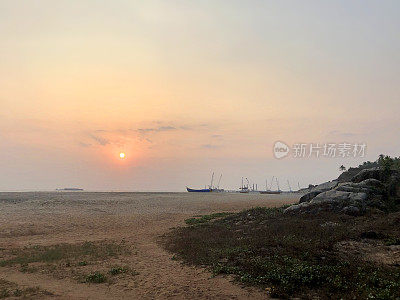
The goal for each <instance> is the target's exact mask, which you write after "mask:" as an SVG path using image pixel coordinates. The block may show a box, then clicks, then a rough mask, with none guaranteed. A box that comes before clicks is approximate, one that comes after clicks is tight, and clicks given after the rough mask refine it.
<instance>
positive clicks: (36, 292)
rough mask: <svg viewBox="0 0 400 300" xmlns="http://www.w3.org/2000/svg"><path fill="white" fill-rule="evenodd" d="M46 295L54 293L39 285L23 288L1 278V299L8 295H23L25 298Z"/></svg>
mask: <svg viewBox="0 0 400 300" xmlns="http://www.w3.org/2000/svg"><path fill="white" fill-rule="evenodd" d="M44 295H47V296H51V295H53V294H52V293H50V292H48V291H46V290H41V289H40V288H39V287H28V288H22V289H21V288H19V286H18V285H17V284H16V283H14V282H11V281H7V280H4V279H0V299H4V298H8V297H13V298H14V297H21V298H23V299H27V298H33V297H35V296H44Z"/></svg>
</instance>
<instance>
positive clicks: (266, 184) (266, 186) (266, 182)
mask: <svg viewBox="0 0 400 300" xmlns="http://www.w3.org/2000/svg"><path fill="white" fill-rule="evenodd" d="M265 190H266V191H267V190H268V179H265Z"/></svg>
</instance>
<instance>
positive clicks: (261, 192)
mask: <svg viewBox="0 0 400 300" xmlns="http://www.w3.org/2000/svg"><path fill="white" fill-rule="evenodd" d="M274 177H275V176H272V179H271V186H270V188H268V182H267V180H265V191H260V194H280V193H281V192H282V191H281V190H280V189H279V182H278V178H276V185H277V187H278V190H277V191H272V190H271V188H272V184H273V182H274Z"/></svg>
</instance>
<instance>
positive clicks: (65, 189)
mask: <svg viewBox="0 0 400 300" xmlns="http://www.w3.org/2000/svg"><path fill="white" fill-rule="evenodd" d="M56 190H57V191H83V189H80V188H63V189H56Z"/></svg>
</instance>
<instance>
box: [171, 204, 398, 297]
mask: <svg viewBox="0 0 400 300" xmlns="http://www.w3.org/2000/svg"><path fill="white" fill-rule="evenodd" d="M283 209H284V208H254V209H250V210H246V211H243V212H240V213H237V214H230V215H227V216H226V217H225V218H220V219H215V220H214V221H213V222H208V221H205V222H201V223H200V224H201V226H188V227H184V228H177V229H174V230H173V231H172V232H171V233H170V234H168V235H166V236H165V239H164V242H165V247H166V248H167V249H168V250H169V251H171V252H172V253H174V257H176V258H178V259H182V260H184V261H185V262H187V263H190V264H195V265H200V266H201V265H206V266H208V267H209V268H210V270H211V271H212V272H213V273H214V274H215V275H218V274H233V275H235V277H236V279H237V280H238V281H239V282H241V283H243V284H250V285H256V286H260V287H262V288H264V289H266V290H268V291H269V292H270V294H271V296H273V297H279V298H289V297H301V298H313V297H317V296H318V298H320V299H332V298H334V299H339V298H343V299H354V298H357V299H396V298H399V297H400V268H399V267H398V266H395V265H385V264H383V262H382V263H372V262H367V261H363V260H361V258H360V255H359V253H356V252H352V251H350V250H346V248H344V247H342V248H341V247H340V246H339V245H340V242H342V241H354V242H362V243H367V244H368V243H370V244H368V245H373V244H374V243H379V244H381V245H384V244H385V243H386V244H388V243H391V244H393V243H394V244H396V243H397V241H398V240H399V239H400V232H399V230H398V226H399V223H398V222H399V220H400V213H392V214H387V215H382V214H376V215H374V216H373V217H371V216H370V215H368V216H362V217H358V218H354V217H350V216H346V215H336V214H328V213H321V214H318V215H301V216H288V215H285V214H283ZM211 219H212V218H211ZM189 224H190V225H193V223H191V222H189ZM194 224H199V223H194ZM366 236H373V237H374V240H373V242H371V241H372V240H368V238H365V237H366ZM371 247H372V246H371Z"/></svg>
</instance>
